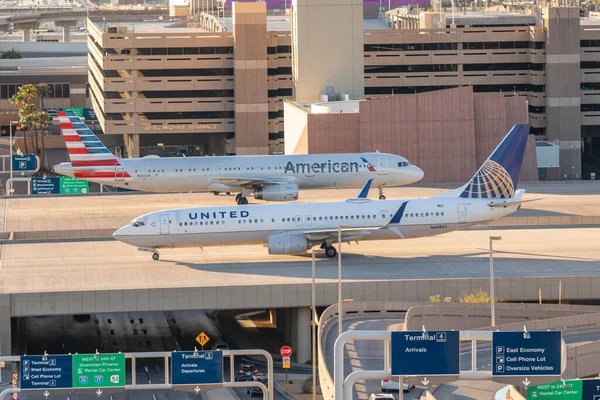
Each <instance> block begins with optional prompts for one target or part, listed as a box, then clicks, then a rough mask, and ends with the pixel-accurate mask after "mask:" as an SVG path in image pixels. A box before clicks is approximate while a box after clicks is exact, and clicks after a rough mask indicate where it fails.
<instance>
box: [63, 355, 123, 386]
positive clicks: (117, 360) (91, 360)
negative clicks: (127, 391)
mask: <svg viewBox="0 0 600 400" xmlns="http://www.w3.org/2000/svg"><path fill="white" fill-rule="evenodd" d="M72 357H73V389H92V390H94V389H95V391H94V392H95V393H96V394H97V395H98V396H100V395H102V393H104V392H106V390H107V389H117V391H120V390H122V389H123V388H124V387H125V354H123V353H119V354H99V353H96V354H74V355H73V356H72Z"/></svg>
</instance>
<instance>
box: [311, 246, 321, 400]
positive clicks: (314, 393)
mask: <svg viewBox="0 0 600 400" xmlns="http://www.w3.org/2000/svg"><path fill="white" fill-rule="evenodd" d="M317 252H318V253H322V252H323V251H322V250H317V251H315V248H314V247H313V249H312V301H311V303H312V318H311V324H310V325H311V327H312V398H313V400H316V399H317V306H316V303H317V301H316V293H315V275H316V274H315V253H317Z"/></svg>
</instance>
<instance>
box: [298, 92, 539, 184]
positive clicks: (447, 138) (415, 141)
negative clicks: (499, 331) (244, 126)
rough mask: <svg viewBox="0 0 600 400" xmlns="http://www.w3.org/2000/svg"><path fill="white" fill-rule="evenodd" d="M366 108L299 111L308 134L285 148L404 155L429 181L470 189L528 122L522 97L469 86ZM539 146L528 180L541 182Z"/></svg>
mask: <svg viewBox="0 0 600 400" xmlns="http://www.w3.org/2000/svg"><path fill="white" fill-rule="evenodd" d="M359 110H360V111H359V113H348V114H308V112H307V111H302V109H300V108H299V109H298V112H300V113H304V114H308V115H307V119H308V122H307V128H306V131H305V132H303V133H302V136H300V135H296V136H294V137H288V136H286V146H289V147H290V148H295V149H296V151H295V152H296V153H301V151H299V150H303V149H304V148H305V147H306V149H307V152H308V153H328V152H339V153H341V152H367V151H380V152H388V153H394V154H399V155H402V156H404V157H406V158H407V159H408V160H410V161H411V162H412V163H414V164H415V165H417V166H419V167H420V168H421V169H423V171H424V172H425V177H424V178H423V180H422V182H423V183H448V182H450V183H463V182H465V181H467V180H468V179H469V178H471V177H472V176H473V174H474V173H475V172H476V171H477V168H479V166H480V165H481V164H483V162H484V161H485V160H486V159H487V157H488V156H489V155H490V154H491V152H492V151H493V149H494V148H495V147H496V146H497V145H498V143H500V141H501V140H502V138H503V137H504V136H505V135H506V134H507V133H508V131H509V130H510V129H511V128H512V126H513V125H515V124H519V123H526V118H527V116H526V115H527V113H526V101H525V98H524V97H523V96H519V97H504V96H503V95H502V94H501V93H485V94H483V93H481V94H474V93H473V91H472V88H471V87H468V86H465V87H459V88H453V89H446V90H440V91H433V92H426V93H418V94H413V95H397V96H390V97H386V98H378V99H373V100H364V101H362V102H360V106H359ZM295 118H299V117H295ZM286 119H287V115H286ZM300 140H306V142H307V146H304V145H302V146H300V145H298V146H294V141H298V142H299V141H300ZM534 141H535V139H534V137H533V136H532V137H531V140H530V142H529V143H528V146H527V149H526V155H525V160H524V162H523V168H522V171H521V178H520V179H521V180H527V181H537V180H538V176H537V164H536V158H535V143H534ZM356 144H359V145H358V146H357V145H356Z"/></svg>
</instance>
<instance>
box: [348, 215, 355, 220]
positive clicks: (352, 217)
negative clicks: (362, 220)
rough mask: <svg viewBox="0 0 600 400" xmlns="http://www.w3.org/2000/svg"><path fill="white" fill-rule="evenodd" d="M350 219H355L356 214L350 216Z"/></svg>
mask: <svg viewBox="0 0 600 400" xmlns="http://www.w3.org/2000/svg"><path fill="white" fill-rule="evenodd" d="M346 218H347V217H346ZM350 219H354V215H351V216H350Z"/></svg>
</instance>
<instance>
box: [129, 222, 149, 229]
mask: <svg viewBox="0 0 600 400" xmlns="http://www.w3.org/2000/svg"><path fill="white" fill-rule="evenodd" d="M131 225H132V226H134V227H136V228H138V227H140V226H144V225H146V223H145V222H144V221H131Z"/></svg>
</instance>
